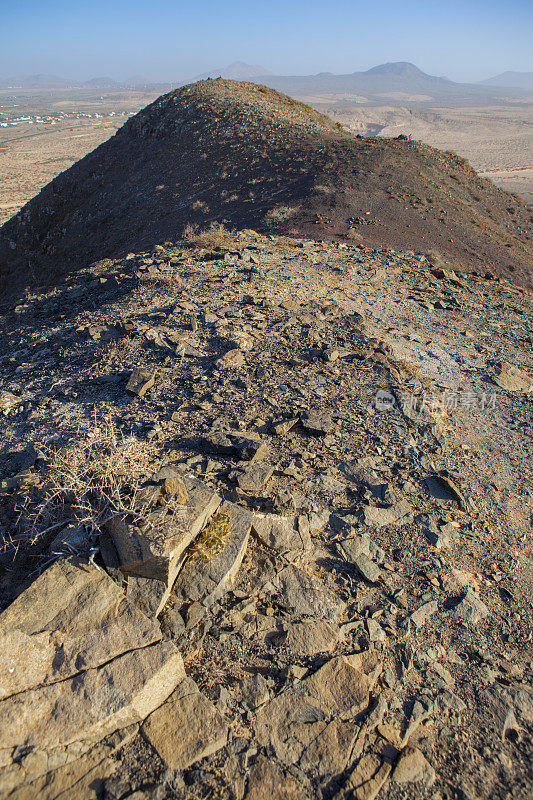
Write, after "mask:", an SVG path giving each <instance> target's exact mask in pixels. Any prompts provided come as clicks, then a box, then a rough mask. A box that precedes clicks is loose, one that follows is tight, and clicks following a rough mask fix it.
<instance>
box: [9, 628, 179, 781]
mask: <svg viewBox="0 0 533 800" xmlns="http://www.w3.org/2000/svg"><path fill="white" fill-rule="evenodd" d="M184 677H185V670H184V667H183V660H182V658H181V655H180V654H179V652H178V651H177V649H176V648H175V646H174V645H173V644H172V643H171V642H159V643H157V644H154V645H151V646H150V647H144V648H143V649H141V650H133V651H132V652H129V653H125V654H124V655H121V656H118V658H115V659H113V660H112V661H109V662H107V663H106V664H104V665H102V666H100V667H97V668H95V669H88V670H86V671H84V672H80V673H79V674H77V675H75V676H74V677H72V678H68V679H67V680H64V681H60V682H58V683H54V684H52V685H49V686H41V687H38V688H35V689H28V690H27V691H26V692H22V693H20V694H17V695H14V696H12V697H9V698H7V699H5V700H2V701H1V702H0V767H1V766H3V765H4V764H7V763H9V762H10V761H11V754H12V753H13V751H14V749H15V748H37V749H39V750H46V749H54V748H57V747H58V746H60V745H63V746H64V745H69V744H71V743H73V742H76V741H80V740H84V739H94V740H98V739H102V738H103V737H104V736H106V735H107V734H109V733H113V731H116V730H119V729H120V728H124V727H126V726H127V725H131V724H132V723H134V722H140V721H141V720H143V719H145V718H146V717H147V716H148V715H149V714H151V712H152V711H154V710H155V709H156V708H158V707H159V706H160V705H161V704H162V703H164V701H165V700H166V699H167V697H168V696H169V695H170V694H171V693H172V692H173V690H174V689H175V688H176V685H177V684H178V683H179V682H180V681H182V680H183V678H184Z"/></svg>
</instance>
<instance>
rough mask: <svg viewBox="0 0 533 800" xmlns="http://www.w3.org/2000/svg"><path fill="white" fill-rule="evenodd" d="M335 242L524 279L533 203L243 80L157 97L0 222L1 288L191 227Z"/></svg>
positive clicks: (440, 157) (451, 163)
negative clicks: (360, 134) (222, 225)
mask: <svg viewBox="0 0 533 800" xmlns="http://www.w3.org/2000/svg"><path fill="white" fill-rule="evenodd" d="M214 221H226V223H227V224H228V225H230V226H235V227H248V228H256V229H259V230H263V231H269V230H270V231H273V232H278V233H279V232H281V233H289V234H298V235H305V236H310V237H313V238H318V239H328V238H337V237H344V236H346V235H348V236H349V237H350V238H351V240H352V241H353V240H354V239H355V240H356V241H357V238H358V236H361V237H362V241H364V242H366V243H369V244H380V245H382V244H385V245H389V246H392V247H396V248H408V249H413V250H416V251H420V252H427V251H429V250H434V251H438V252H439V253H440V254H441V255H442V256H443V257H444V258H445V259H450V260H451V261H453V262H454V263H455V264H457V265H458V266H463V267H466V268H473V269H477V270H480V271H483V272H485V271H491V272H495V273H499V274H505V275H507V276H509V274H510V272H512V273H513V275H514V279H515V280H516V281H517V282H522V283H524V284H528V283H530V282H531V274H532V272H533V252H532V248H531V242H532V241H533V240H532V239H531V237H532V236H533V225H532V211H531V209H528V207H527V206H526V205H525V204H524V203H523V202H522V201H520V200H519V199H518V198H516V197H514V196H511V195H509V194H506V193H505V192H503V191H502V190H500V189H498V188H496V187H495V186H494V185H493V184H492V183H490V182H489V181H487V180H484V179H482V178H480V177H479V176H478V175H477V174H476V173H475V172H474V170H473V169H471V168H470V166H469V165H468V163H467V162H466V161H464V160H463V159H461V158H458V157H457V156H455V155H453V154H450V153H443V152H440V151H438V150H434V149H432V148H431V147H427V146H425V145H422V144H419V143H418V142H412V141H409V140H406V139H403V138H401V137H400V138H399V139H394V140H391V139H389V140H388V139H359V138H355V137H353V136H352V135H351V134H349V133H347V132H346V131H344V130H342V129H341V128H340V127H339V126H338V125H336V124H335V123H334V122H332V121H331V120H330V119H328V118H327V117H324V116H322V115H320V114H318V113H317V112H316V111H314V110H313V109H311V108H309V107H307V106H305V105H302V104H300V103H297V102H295V101H294V100H292V99H291V98H289V97H286V96H284V95H281V94H278V93H277V92H276V91H273V90H271V89H268V88H266V87H264V86H263V87H262V86H258V85H255V84H251V83H238V82H234V81H226V80H207V81H203V82H200V83H196V84H193V85H190V86H186V87H183V88H180V89H177V90H175V91H173V92H170V93H169V94H167V95H165V96H163V97H161V98H159V99H158V100H156V101H155V102H154V103H152V104H151V105H150V106H148V107H147V108H145V109H144V110H143V111H141V112H140V113H139V114H137V115H136V116H135V117H132V118H131V119H130V120H128V122H127V123H126V124H125V125H124V126H123V127H122V128H121V129H120V130H119V131H118V132H117V133H116V134H115V136H113V137H112V138H111V139H109V140H108V141H107V142H105V143H104V144H102V145H101V146H100V147H98V148H97V149H96V150H94V151H93V152H92V153H90V154H89V155H87V156H86V157H85V158H83V159H82V160H81V161H79V162H78V163H76V164H75V165H74V166H72V167H71V168H70V169H69V170H67V171H66V172H64V173H62V174H61V175H59V176H58V177H57V178H55V179H54V180H53V181H52V182H51V183H50V184H48V185H47V186H46V187H45V188H44V189H43V190H42V191H41V192H40V193H39V194H38V195H37V196H36V197H35V198H34V199H33V200H31V201H30V202H29V203H28V204H27V205H26V206H25V207H24V208H23V209H22V210H21V211H20V213H19V214H17V216H15V217H14V218H12V219H11V220H9V221H8V222H7V223H6V224H5V225H4V227H3V228H2V229H0V276H1V279H2V285H3V287H4V292H5V291H6V290H9V289H15V288H16V289H17V290H18V288H19V287H20V286H21V285H22V284H24V283H26V282H28V281H29V280H35V281H39V282H41V281H47V280H56V279H57V278H59V277H60V276H61V275H62V274H64V273H66V272H67V271H69V270H70V269H73V268H77V267H79V266H82V265H84V264H87V263H88V262H90V261H93V260H96V259H101V258H103V257H106V256H112V255H122V254H124V253H127V252H128V251H129V250H132V249H134V248H147V247H149V246H151V245H153V244H155V243H158V242H162V241H165V240H169V239H170V240H173V239H176V238H178V237H180V235H181V233H182V231H183V229H184V227H185V225H186V224H187V223H193V224H198V225H201V226H205V225H208V224H209V223H211V222H214Z"/></svg>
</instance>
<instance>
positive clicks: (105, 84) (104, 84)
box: [82, 76, 122, 89]
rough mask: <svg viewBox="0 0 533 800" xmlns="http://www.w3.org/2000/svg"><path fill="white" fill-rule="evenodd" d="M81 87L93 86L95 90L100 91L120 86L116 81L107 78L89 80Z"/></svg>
mask: <svg viewBox="0 0 533 800" xmlns="http://www.w3.org/2000/svg"><path fill="white" fill-rule="evenodd" d="M82 85H83V86H94V87H97V88H102V89H114V88H116V87H117V86H121V85H122V84H120V83H119V82H118V81H115V80H113V78H109V77H108V76H106V77H103V78H91V80H90V81H84V82H83V84H82Z"/></svg>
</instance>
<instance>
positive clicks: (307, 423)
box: [300, 411, 335, 436]
mask: <svg viewBox="0 0 533 800" xmlns="http://www.w3.org/2000/svg"><path fill="white" fill-rule="evenodd" d="M300 421H301V423H302V425H303V426H304V428H305V429H306V431H308V432H309V433H313V434H314V435H315V436H325V435H326V434H328V433H333V431H334V430H335V424H334V422H333V420H332V418H331V416H330V415H329V414H325V413H320V412H317V411H304V412H302V413H301V414H300Z"/></svg>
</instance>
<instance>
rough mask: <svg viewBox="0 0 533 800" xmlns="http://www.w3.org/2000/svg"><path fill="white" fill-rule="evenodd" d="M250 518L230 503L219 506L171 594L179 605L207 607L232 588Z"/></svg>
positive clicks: (250, 521) (250, 525)
mask: <svg viewBox="0 0 533 800" xmlns="http://www.w3.org/2000/svg"><path fill="white" fill-rule="evenodd" d="M251 527H252V515H251V514H250V512H249V511H247V510H246V509H245V508H242V507H241V506H237V505H235V504H234V503H223V504H222V505H221V506H220V508H219V509H218V511H217V513H216V514H215V516H214V517H213V519H212V521H211V523H210V525H208V526H207V528H206V529H205V531H204V532H203V534H202V536H200V537H199V540H198V542H197V544H196V545H195V547H194V548H193V551H192V552H191V553H190V555H189V557H188V558H187V561H186V562H185V565H184V567H183V569H182V570H181V572H180V574H179V575H178V578H177V580H176V583H175V584H174V588H173V594H174V595H176V596H177V597H178V598H179V599H180V600H181V601H182V602H183V603H194V602H199V603H202V604H203V605H204V606H206V607H209V606H211V605H212V604H213V603H214V602H215V601H216V600H218V599H220V598H221V597H222V596H223V595H224V594H225V593H226V591H228V589H229V588H230V587H231V586H232V585H233V583H234V581H235V577H236V575H237V572H238V570H239V567H240V565H241V563H242V560H243V558H244V554H245V552H246V548H247V546H248V539H249V537H250V530H251Z"/></svg>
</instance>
